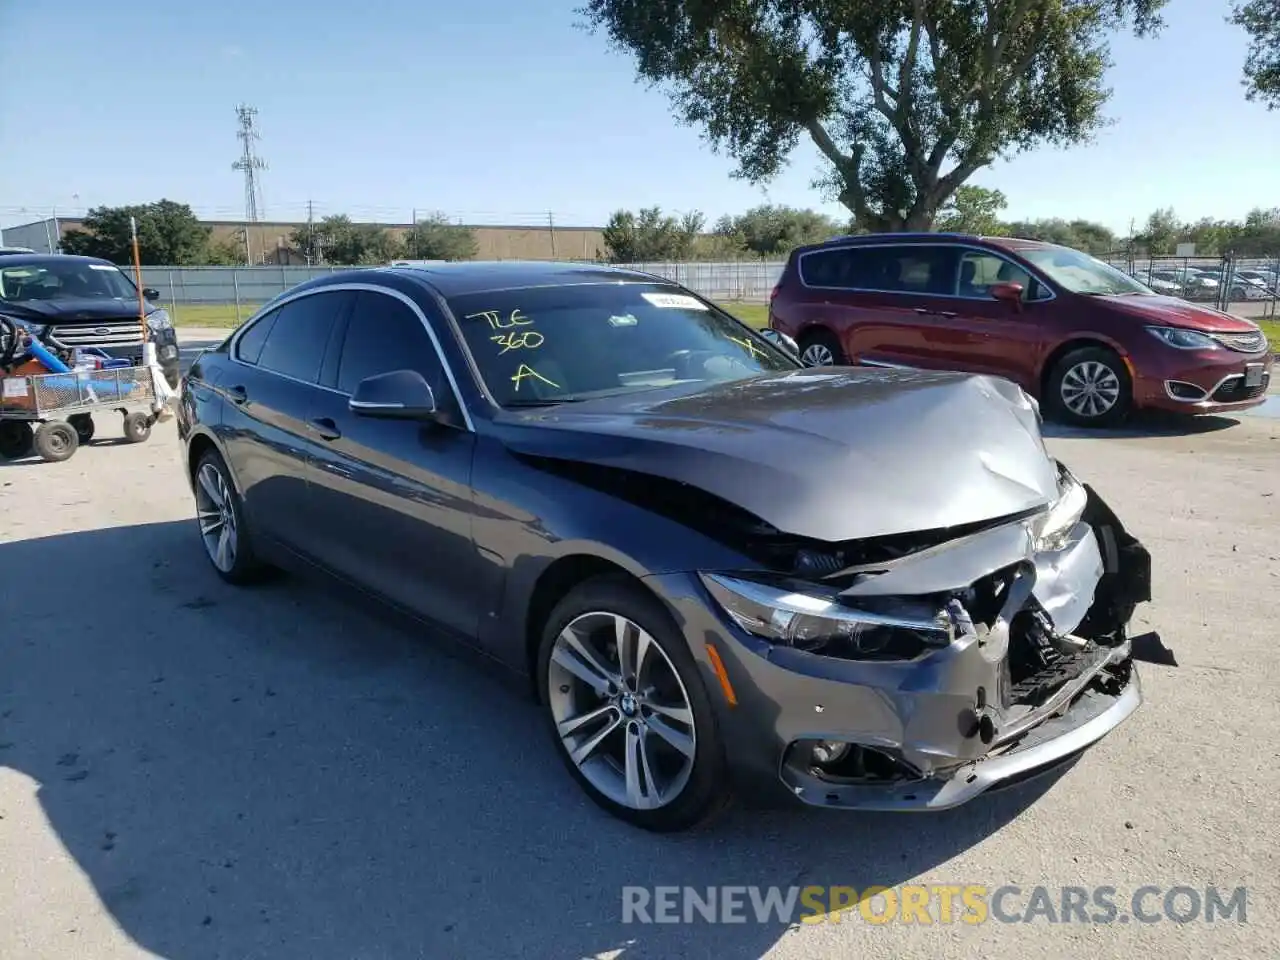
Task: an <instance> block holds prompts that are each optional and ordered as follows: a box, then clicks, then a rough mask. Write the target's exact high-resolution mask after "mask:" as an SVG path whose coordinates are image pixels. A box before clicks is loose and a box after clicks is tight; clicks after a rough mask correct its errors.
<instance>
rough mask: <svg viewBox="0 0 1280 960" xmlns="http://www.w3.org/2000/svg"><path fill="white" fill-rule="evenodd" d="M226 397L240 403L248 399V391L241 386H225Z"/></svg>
mask: <svg viewBox="0 0 1280 960" xmlns="http://www.w3.org/2000/svg"><path fill="white" fill-rule="evenodd" d="M227 399H228V400H230V401H231V402H232V403H234V404H241V403H244V402H245V401H246V400H248V399H249V392H248V391H247V390H245V388H244V387H241V386H235V387H227Z"/></svg>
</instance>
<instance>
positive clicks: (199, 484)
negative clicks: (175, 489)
mask: <svg viewBox="0 0 1280 960" xmlns="http://www.w3.org/2000/svg"><path fill="white" fill-rule="evenodd" d="M193 486H194V487H195V498H196V527H197V529H198V530H199V531H200V541H201V543H202V545H203V546H204V552H205V556H206V557H208V559H209V563H210V564H212V565H213V569H214V572H215V573H217V574H218V576H220V577H221V578H222V579H223V580H225V581H226V582H227V583H232V584H235V585H237V586H244V585H248V584H251V583H258V582H261V581H262V580H265V579H267V577H268V576H269V575H270V574H271V573H272V572H273V571H272V569H271V568H270V567H269V566H267V565H266V564H265V563H263V562H262V561H261V560H259V559H258V555H257V553H256V552H255V551H254V548H253V538H252V537H251V536H250V535H249V529H248V526H247V525H246V524H245V520H244V509H243V505H242V504H241V501H240V495H239V494H238V493H236V488H235V484H233V483H232V482H231V475H230V474H229V473H228V472H227V466H226V464H225V463H224V462H223V460H222V457H221V456H219V455H218V453H217V452H216V451H214V450H209V451H206V452H205V454H204V455H203V456H201V458H200V462H199V463H197V464H196V469H195V475H194V483H193ZM219 498H221V500H222V504H224V505H225V508H224V507H223V506H221V505H219V504H218V502H217V501H218V499H219ZM228 521H230V526H229V528H228V526H227V524H228ZM228 529H229V535H230V540H229V541H228V544H227V547H226V548H223V547H221V546H220V544H221V542H222V540H223V531H226V530H228ZM224 549H226V550H227V551H228V552H223V551H224Z"/></svg>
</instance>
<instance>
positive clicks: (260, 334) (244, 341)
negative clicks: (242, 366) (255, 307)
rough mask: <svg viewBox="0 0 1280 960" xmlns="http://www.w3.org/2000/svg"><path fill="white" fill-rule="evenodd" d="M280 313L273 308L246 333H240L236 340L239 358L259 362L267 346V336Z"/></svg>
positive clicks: (247, 361)
mask: <svg viewBox="0 0 1280 960" xmlns="http://www.w3.org/2000/svg"><path fill="white" fill-rule="evenodd" d="M279 315H280V311H279V310H272V311H271V312H270V313H268V314H267V315H266V316H263V317H259V318H258V319H257V320H255V321H254V322H253V324H252V325H251V326H250V327H249V328H248V329H247V330H245V332H244V333H242V334H240V339H239V340H237V341H236V359H237V360H243V361H244V362H245V363H257V362H258V358H259V357H261V356H262V348H263V347H264V346H266V343H267V336H268V335H269V334H270V333H271V327H272V326H273V325H274V324H275V322H276V317H278V316H279Z"/></svg>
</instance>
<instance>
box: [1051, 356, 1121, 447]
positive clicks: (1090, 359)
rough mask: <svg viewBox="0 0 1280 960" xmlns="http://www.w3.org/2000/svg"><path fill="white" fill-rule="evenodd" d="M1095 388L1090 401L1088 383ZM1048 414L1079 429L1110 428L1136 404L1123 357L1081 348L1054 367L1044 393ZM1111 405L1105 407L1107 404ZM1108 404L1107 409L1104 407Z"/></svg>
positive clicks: (1063, 358)
mask: <svg viewBox="0 0 1280 960" xmlns="http://www.w3.org/2000/svg"><path fill="white" fill-rule="evenodd" d="M1090 383H1092V384H1093V386H1094V390H1093V394H1092V399H1090V398H1089V393H1088V390H1087V386H1088V384H1090ZM1045 400H1046V403H1047V406H1048V413H1049V415H1050V416H1051V417H1052V418H1053V419H1055V420H1058V421H1059V422H1061V423H1068V424H1072V425H1074V426H1079V427H1109V426H1114V425H1115V424H1117V423H1119V422H1120V421H1122V420H1123V419H1124V418H1125V417H1126V416H1128V414H1129V408H1130V407H1131V406H1132V404H1133V382H1132V381H1131V380H1130V379H1129V370H1128V368H1127V367H1126V366H1125V364H1124V361H1123V360H1121V359H1120V356H1119V355H1118V354H1117V353H1116V352H1115V351H1114V350H1111V349H1108V348H1107V347H1081V348H1080V349H1078V350H1072V351H1071V352H1070V353H1068V354H1066V355H1065V356H1063V357H1062V358H1061V359H1060V360H1058V362H1057V363H1056V364H1054V367H1053V370H1052V372H1051V373H1050V374H1049V382H1048V385H1047V389H1046V390H1045ZM1108 403H1109V405H1105V404H1108ZM1100 404H1101V405H1105V406H1101V408H1100Z"/></svg>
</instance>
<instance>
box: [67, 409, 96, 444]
mask: <svg viewBox="0 0 1280 960" xmlns="http://www.w3.org/2000/svg"><path fill="white" fill-rule="evenodd" d="M67 423H69V424H71V426H73V427H74V428H75V431H76V435H77V436H78V437H79V438H80V442H81V443H88V442H89V441H90V440H92V439H93V431H94V429H95V426H94V423H93V416H92V415H91V414H88V413H77V414H76V415H75V416H72V417H67Z"/></svg>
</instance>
